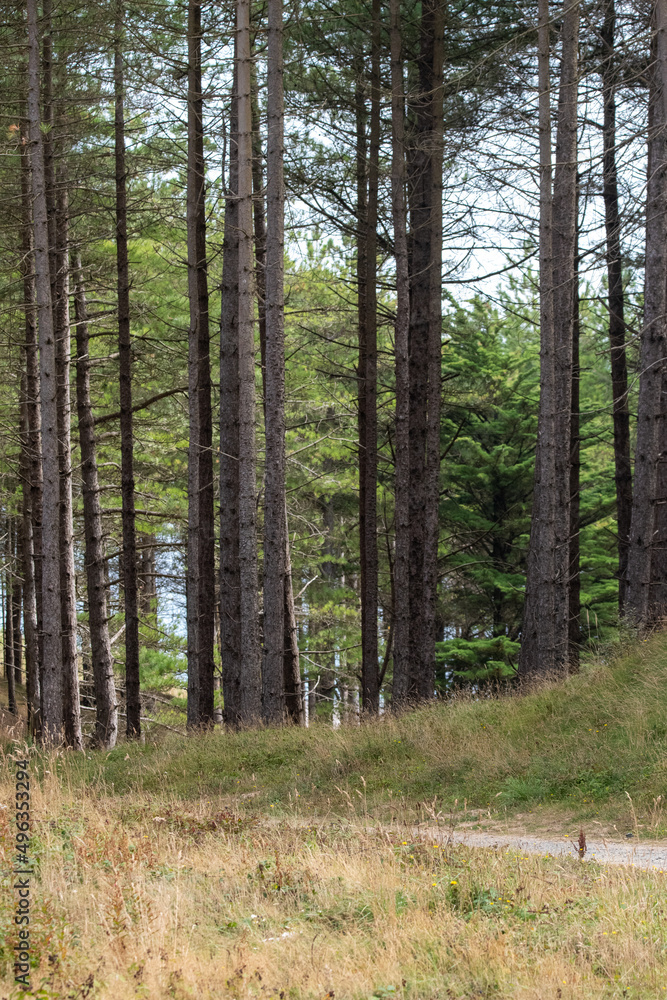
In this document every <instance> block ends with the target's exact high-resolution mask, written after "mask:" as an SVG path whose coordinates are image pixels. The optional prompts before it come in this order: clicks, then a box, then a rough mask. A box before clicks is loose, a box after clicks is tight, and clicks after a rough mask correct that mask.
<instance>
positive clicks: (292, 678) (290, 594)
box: [283, 499, 306, 726]
mask: <svg viewBox="0 0 667 1000" xmlns="http://www.w3.org/2000/svg"><path fill="white" fill-rule="evenodd" d="M283 509H284V512H285V534H284V537H285V610H284V646H283V684H284V687H285V710H286V718H287V720H288V721H289V722H293V723H294V724H295V725H297V726H305V724H306V706H305V704H304V696H303V686H302V683H301V666H300V663H299V631H298V626H297V623H296V609H295V607H294V590H293V588H292V559H291V554H290V544H289V519H288V516H287V501H286V499H285V501H284V503H283Z"/></svg>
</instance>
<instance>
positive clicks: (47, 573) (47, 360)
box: [27, 0, 63, 743]
mask: <svg viewBox="0 0 667 1000" xmlns="http://www.w3.org/2000/svg"><path fill="white" fill-rule="evenodd" d="M27 12H28V44H29V64H28V119H29V123H30V147H31V166H32V201H33V230H34V248H35V283H36V300H37V318H38V325H39V360H40V409H41V425H42V469H43V477H44V479H43V481H44V489H45V491H46V492H48V495H49V496H50V497H55V496H58V495H59V466H58V413H57V406H56V357H55V353H56V352H55V341H54V333H53V310H52V306H51V275H50V268H49V232H48V218H47V211H46V187H45V176H44V148H43V142H42V135H43V134H42V130H41V127H40V126H41V123H40V110H39V97H40V94H39V32H38V26H37V3H36V0H27ZM60 615H61V608H60V524H59V511H58V505H57V504H55V503H49V504H46V505H45V507H44V511H43V520H42V635H43V683H42V719H43V727H44V728H43V738H44V741H45V742H46V743H56V742H59V741H60V739H61V736H62V725H63V688H62V646H61V641H60V629H61V620H60Z"/></svg>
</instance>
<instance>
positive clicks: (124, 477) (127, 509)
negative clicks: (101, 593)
mask: <svg viewBox="0 0 667 1000" xmlns="http://www.w3.org/2000/svg"><path fill="white" fill-rule="evenodd" d="M122 36H123V9H122V5H121V4H120V3H119V5H118V8H117V14H116V24H115V38H114V99H115V115H114V136H115V168H116V178H115V179H116V268H117V273H118V353H119V365H118V368H119V373H118V374H119V385H120V456H121V504H122V521H123V560H122V563H123V591H124V597H125V698H126V715H127V735H128V737H129V738H130V739H138V738H139V737H140V736H141V686H140V680H139V611H138V595H137V552H136V530H135V520H136V517H135V503H134V437H133V429H132V425H133V420H132V339H131V333H130V273H129V262H128V254H127V172H126V167H125V109H124V100H125V82H124V69H123V50H122Z"/></svg>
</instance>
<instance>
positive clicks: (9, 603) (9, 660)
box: [3, 513, 18, 715]
mask: <svg viewBox="0 0 667 1000" xmlns="http://www.w3.org/2000/svg"><path fill="white" fill-rule="evenodd" d="M12 528H13V524H12V517H11V514H9V513H8V514H7V519H6V521H5V574H4V576H5V587H4V590H5V595H4V596H5V600H4V609H3V610H4V613H5V615H4V618H5V621H4V626H5V628H4V633H5V634H4V640H5V641H4V654H5V655H4V658H5V677H6V679H7V707H8V708H9V711H10V712H11V713H12V715H17V714H18V713H17V707H16V681H15V678H14V600H13V597H14V581H13V578H12V577H13V572H12V570H13V566H14V560H13V551H12V549H13V531H12Z"/></svg>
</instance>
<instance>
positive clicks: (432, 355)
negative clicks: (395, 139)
mask: <svg viewBox="0 0 667 1000" xmlns="http://www.w3.org/2000/svg"><path fill="white" fill-rule="evenodd" d="M443 18H444V5H443V3H442V2H441V0H427V2H426V3H424V4H423V5H422V16H421V22H420V29H419V34H420V47H419V56H418V59H417V64H416V67H415V69H414V72H415V73H416V77H417V79H416V80H415V85H414V87H413V88H412V90H413V97H412V98H411V102H410V105H411V118H412V126H411V135H410V143H409V147H408V152H409V156H408V170H407V182H408V205H409V209H410V232H409V236H408V264H409V275H410V327H409V387H410V388H409V393H410V411H409V412H410V416H409V426H410V432H409V463H410V468H409V482H410V492H409V530H410V553H409V587H408V592H409V599H410V608H409V625H410V632H409V641H408V649H409V652H408V663H407V669H406V670H405V671H399V676H398V678H395V681H394V702H395V703H396V705H400V704H406V703H410V702H414V701H418V700H420V699H424V698H432V697H433V695H434V688H435V684H434V680H435V662H434V642H435V634H431V633H432V632H433V633H434V629H435V596H436V587H437V502H438V483H437V480H438V471H439V463H440V456H439V450H438V445H436V443H435V440H436V438H439V408H440V360H439V359H440V350H441V344H440V338H441V329H440V326H441V321H440V309H441V306H440V294H441V291H440V280H441V279H440V268H441V254H442V249H441V243H442V215H441V212H442V208H441V197H440V195H439V193H438V192H439V191H440V190H441V185H442V180H441V176H440V172H441V169H442V167H441V166H440V167H439V166H438V164H439V163H440V164H441V156H442V152H441V150H442V106H441V102H442V71H443V70H442V62H443V46H444V42H443V37H442V36H443V31H444V21H443ZM438 443H439V442H438ZM397 681H398V683H397Z"/></svg>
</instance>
